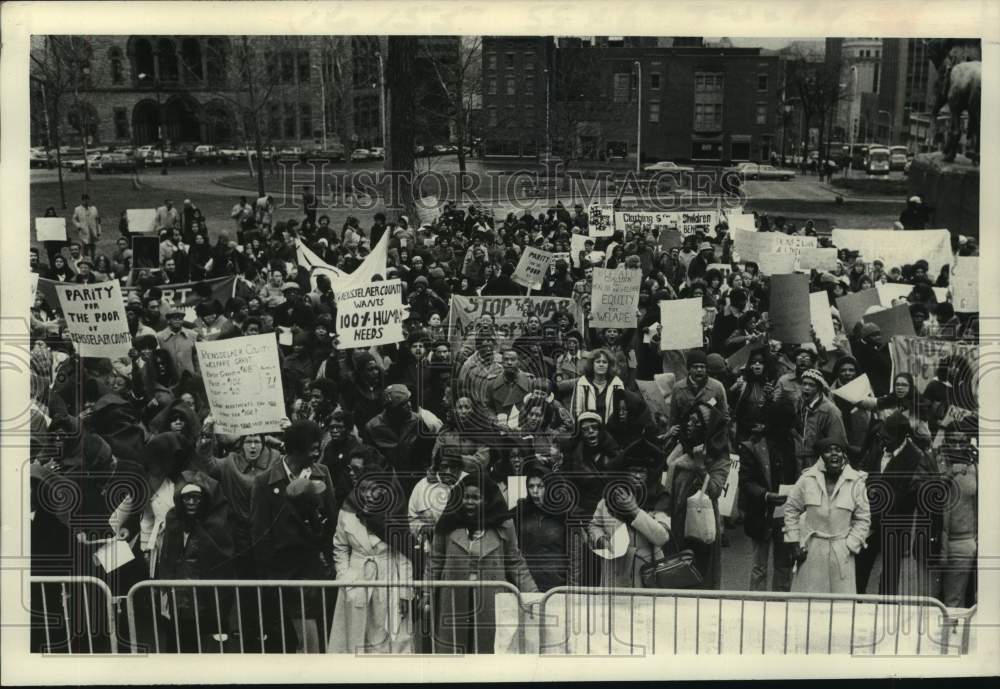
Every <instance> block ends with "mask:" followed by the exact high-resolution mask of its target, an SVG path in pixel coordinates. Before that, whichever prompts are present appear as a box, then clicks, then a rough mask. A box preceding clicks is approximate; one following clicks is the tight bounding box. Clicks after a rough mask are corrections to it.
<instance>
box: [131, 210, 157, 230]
mask: <svg viewBox="0 0 1000 689" xmlns="http://www.w3.org/2000/svg"><path fill="white" fill-rule="evenodd" d="M125 217H126V218H128V231H129V232H132V233H135V232H140V233H141V232H155V231H156V209H155V208H129V209H128V210H127V211H125Z"/></svg>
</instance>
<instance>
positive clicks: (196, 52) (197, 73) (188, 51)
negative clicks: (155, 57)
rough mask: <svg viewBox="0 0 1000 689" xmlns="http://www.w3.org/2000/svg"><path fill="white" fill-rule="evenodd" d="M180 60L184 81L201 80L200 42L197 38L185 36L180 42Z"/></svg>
mask: <svg viewBox="0 0 1000 689" xmlns="http://www.w3.org/2000/svg"><path fill="white" fill-rule="evenodd" d="M181 61H182V62H183V63H184V79H185V81H201V78H202V76H203V73H202V71H201V42H200V41H199V40H198V39H197V38H185V39H184V40H183V41H182V42H181Z"/></svg>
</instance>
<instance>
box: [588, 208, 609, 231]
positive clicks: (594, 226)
mask: <svg viewBox="0 0 1000 689" xmlns="http://www.w3.org/2000/svg"><path fill="white" fill-rule="evenodd" d="M587 228H588V230H587V231H588V232H589V233H590V236H591V237H610V236H611V235H613V234H614V233H615V212H614V208H613V207H612V206H610V205H602V204H597V203H592V204H590V206H589V207H588V208H587Z"/></svg>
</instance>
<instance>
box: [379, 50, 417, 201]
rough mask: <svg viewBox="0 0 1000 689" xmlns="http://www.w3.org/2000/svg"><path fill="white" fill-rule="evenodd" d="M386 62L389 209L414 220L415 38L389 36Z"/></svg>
mask: <svg viewBox="0 0 1000 689" xmlns="http://www.w3.org/2000/svg"><path fill="white" fill-rule="evenodd" d="M387 52H388V55H387V59H386V61H385V69H386V74H385V84H386V95H385V97H386V101H387V103H386V109H387V111H388V120H389V121H388V123H387V124H388V130H389V136H388V139H389V140H388V141H387V142H386V154H385V155H386V173H387V183H388V186H389V188H388V193H387V194H386V200H387V204H386V205H387V206H388V207H390V208H401V209H403V210H404V211H405V212H406V214H407V215H408V216H410V217H415V215H416V206H415V204H414V199H413V179H412V176H413V159H414V145H415V131H414V121H413V113H414V111H415V109H416V88H415V85H414V64H415V62H416V57H417V37H416V36H390V37H389V40H388V50H387Z"/></svg>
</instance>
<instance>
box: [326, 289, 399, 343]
mask: <svg viewBox="0 0 1000 689" xmlns="http://www.w3.org/2000/svg"><path fill="white" fill-rule="evenodd" d="M408 311H409V309H408V308H407V307H406V306H405V305H404V304H403V281H402V280H386V281H384V282H373V283H371V284H369V285H360V286H357V287H352V288H350V289H348V290H344V291H341V292H338V293H337V337H338V346H339V347H340V348H341V349H354V348H356V347H366V348H367V347H372V346H375V345H385V344H393V343H395V342H402V341H403V340H404V339H405V338H404V337H403V321H404V320H405V319H406V316H407V313H408Z"/></svg>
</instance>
